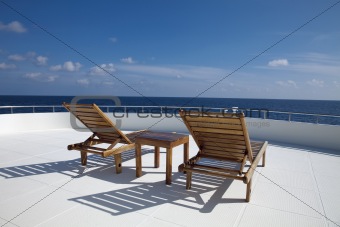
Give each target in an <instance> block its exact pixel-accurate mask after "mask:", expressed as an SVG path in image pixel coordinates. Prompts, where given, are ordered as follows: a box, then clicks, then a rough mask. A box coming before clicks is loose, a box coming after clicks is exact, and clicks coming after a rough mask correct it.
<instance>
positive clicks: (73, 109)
mask: <svg viewBox="0 0 340 227" xmlns="http://www.w3.org/2000/svg"><path fill="white" fill-rule="evenodd" d="M70 111H72V112H73V113H74V112H79V113H98V112H97V110H95V109H93V108H87V107H86V108H85V107H84V108H79V107H76V108H74V107H73V108H70Z"/></svg>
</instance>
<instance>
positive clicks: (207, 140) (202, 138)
mask: <svg viewBox="0 0 340 227" xmlns="http://www.w3.org/2000/svg"><path fill="white" fill-rule="evenodd" d="M199 142H200V143H205V142H214V143H215V142H216V143H225V144H235V145H243V146H245V142H244V141H242V140H232V139H220V138H211V137H203V136H200V137H199Z"/></svg>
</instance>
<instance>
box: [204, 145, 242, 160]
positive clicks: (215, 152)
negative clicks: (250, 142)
mask: <svg viewBox="0 0 340 227" xmlns="http://www.w3.org/2000/svg"><path fill="white" fill-rule="evenodd" d="M202 152H203V153H204V154H213V155H220V156H223V157H233V158H241V159H243V157H244V153H241V152H227V151H222V150H214V149H212V148H206V149H202Z"/></svg>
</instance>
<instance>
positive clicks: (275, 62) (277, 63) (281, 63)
mask: <svg viewBox="0 0 340 227" xmlns="http://www.w3.org/2000/svg"><path fill="white" fill-rule="evenodd" d="M288 65H289V63H288V60H287V59H277V60H273V61H270V62H268V66H271V67H278V66H288Z"/></svg>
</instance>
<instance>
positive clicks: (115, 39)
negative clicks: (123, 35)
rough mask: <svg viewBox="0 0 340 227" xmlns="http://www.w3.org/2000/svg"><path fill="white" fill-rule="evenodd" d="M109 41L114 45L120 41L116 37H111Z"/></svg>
mask: <svg viewBox="0 0 340 227" xmlns="http://www.w3.org/2000/svg"><path fill="white" fill-rule="evenodd" d="M109 40H110V41H111V42H113V43H116V42H117V41H118V39H117V38H116V37H111V38H109Z"/></svg>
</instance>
